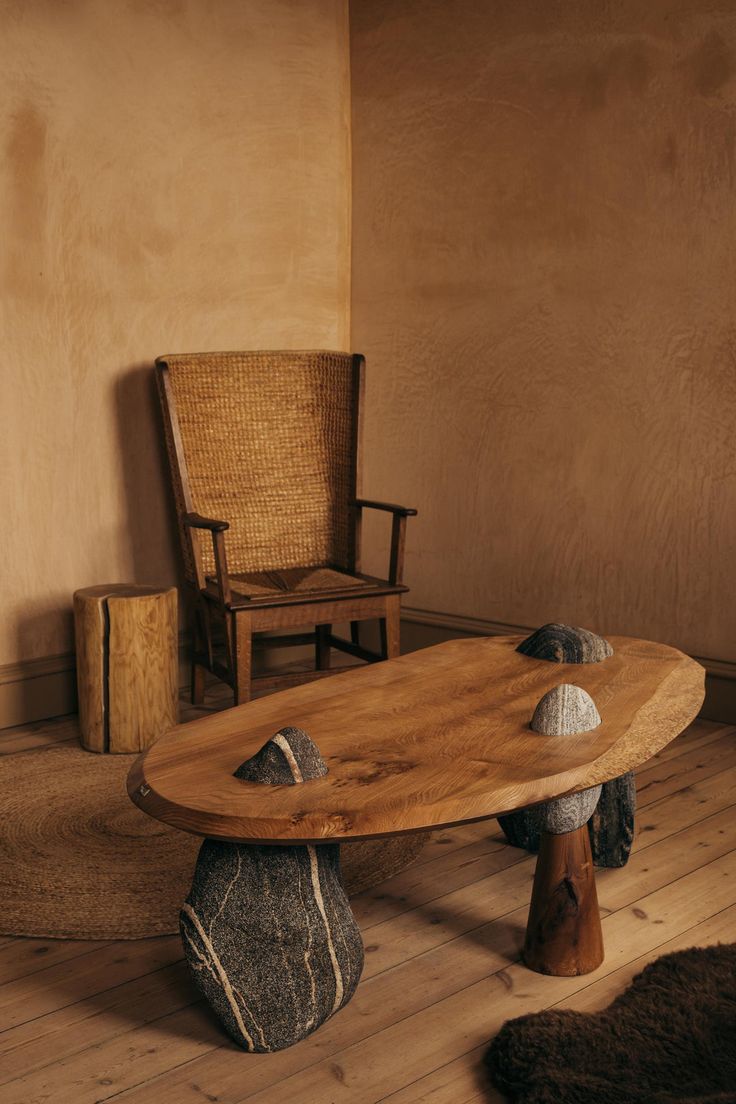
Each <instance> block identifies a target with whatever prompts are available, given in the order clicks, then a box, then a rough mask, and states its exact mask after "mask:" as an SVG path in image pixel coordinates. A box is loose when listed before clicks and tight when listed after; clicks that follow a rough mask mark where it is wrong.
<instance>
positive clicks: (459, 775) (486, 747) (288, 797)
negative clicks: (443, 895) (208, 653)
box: [128, 636, 705, 844]
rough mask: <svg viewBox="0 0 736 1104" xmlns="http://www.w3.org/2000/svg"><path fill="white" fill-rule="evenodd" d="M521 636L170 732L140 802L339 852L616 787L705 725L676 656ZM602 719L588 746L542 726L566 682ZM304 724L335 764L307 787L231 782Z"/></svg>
mask: <svg viewBox="0 0 736 1104" xmlns="http://www.w3.org/2000/svg"><path fill="white" fill-rule="evenodd" d="M521 639H522V638H521V637H517V636H513V637H491V638H488V637H483V638H480V639H475V638H473V639H464V640H451V641H448V642H447V643H445V644H439V645H437V646H436V647H433V648H426V649H424V650H422V651H419V652H414V653H412V654H410V655H406V656H401V657H400V658H398V659H391V660H387V661H385V662H383V663H377V664H374V665H371V666H370V667H362V668H356V669H355V670H353V671H349V672H346V673H344V674H340V675H335V676H333V677H331V678H329V679H322V680H320V681H316V682H311V683H308V684H306V685H303V686H298V687H295V688H294V689H292V690H286V691H283V692H281V693H279V694H275V695H273V696H271V697H267V698H262V699H260V700H259V701H254V702H249V703H248V704H246V705H242V706H238V707H236V708H234V709H228V710H226V711H225V712H222V713H217V714H214V715H212V716H208V717H205V718H202V719H198V720H196V721H192V722H190V723H189V724H186V725H179V726H178V727H177V728H174V729H172V730H171V731H170V732H168V733H166V734H165V735H164V736H162V737H161V738H160V739H159V740H158V741H157V742H156V743H155V744H154V745H153V747H151V748H150V749H149V750H148V751H147V752H146V753H144V754H143V755H141V756H140V757H139V758H138V759H137V760H136V762H135V764H134V765H133V767H132V769H131V772H130V777H129V780H128V792H129V794H130V796H131V798H132V800H133V801H135V803H136V804H137V805H138V806H140V808H141V809H142V810H143V811H144V812H146V813H148V814H149V815H150V816H152V817H155V818H157V819H159V820H162V821H165V822H166V823H167V824H170V825H172V826H173V827H175V828H179V829H182V830H183V831H186V832H193V833H195V834H197V835H201V836H209V837H211V838H215V839H223V840H231V841H239V842H243V843H269V844H277V843H282V844H287V843H315V842H316V843H319V842H322V843H325V842H328V841H334V842H340V841H351V840H357V839H367V838H371V837H376V836H383V835H395V834H397V833H399V832H412V831H421V830H426V829H430V828H439V827H447V826H448V825H451V824H459V823H462V822H464V821H471V820H481V819H483V818H486V817H491V816H497V815H499V814H504V813H509V812H512V811H513V810H515V809H521V808H525V807H527V806H529V805H535V804H537V803H539V802H542V801H548V800H550V799H551V798H554V797H559V796H561V795H562V794H565V793H569V792H573V791H577V790H583V789H587V788H588V787H590V786H594V785H597V784H598V783H599V782H606V781H608V780H609V779H612V778H617V777H618V776H619V775H621V774H624V773H625V772H626V771H628V770H632V769H633V768H634V767H636V766H638V765H639V764H640V763H643V762H645V761H646V760H647V759H649V758H650V757H651V756H652V755H654V754H655V753H656V752H657V751H659V750H660V749H661V748H663V747H664V746H665V745H666V744H668V743H669V742H670V740H673V739H674V738H675V736H677V735H678V734H679V733H680V732H681V731H682V730H683V728H685V727H686V726H687V725H688V724H689V723H690V721H691V720H692V719H693V718H694V717H695V716H696V714H697V712H698V710H699V708H700V705H701V704H702V701H703V693H704V691H703V686H704V676H705V672H704V670H703V668H702V667H701V666H700V665H699V664H698V663H696V662H695V661H694V660H692V659H690V658H689V657H688V656H686V655H683V654H682V652H678V651H677V650H676V649H674V648H669V647H667V646H666V645H664V644H654V643H650V642H649V641H645V640H635V639H632V638H629V637H620V636H619V637H616V636H614V637H609V638H608V639H609V641H610V643H611V645H612V646H613V649H614V654H613V655H612V656H609V657H608V658H607V659H604V660H602V661H601V662H598V663H586V664H574V663H551V662H549V661H547V660H540V659H532V658H530V657H528V656H525V655H522V654H520V653H518V652H517V651H516V650H515V649H516V646H517V645H518V644H519V643H520V641H521ZM563 682H564V683H574V684H575V685H576V686H581V687H582V688H583V689H584V690H587V692H588V693H589V694H590V695H591V697H592V698H593V701H594V702H595V704H596V706H597V707H598V711H599V713H600V715H601V720H602V723H601V724H600V725H599V726H598V728H596V729H594V730H592V731H591V732H585V733H581V734H578V735H574V736H545V735H540V734H538V733H536V732H534V731H532V729H531V728H530V727H529V722H530V720H531V717H532V714H533V712H534V708H535V706H536V705H537V703H538V702H539V699H540V698H541V697H542V696H543V695H544V694H545V693H546V692H547V691H548V690H551V689H552V688H553V687H555V686H558V685H559V684H560V683H563ZM289 725H291V726H295V727H297V728H302V729H304V731H305V732H307V733H308V735H309V736H310V737H311V738H312V740H313V741H314V743H315V744H316V745H317V747H318V748H319V750H320V752H321V754H322V757H323V758H324V759H325V761H326V763H327V766H328V768H329V773H328V774H327V775H326V776H325V777H324V778H319V779H316V780H313V781H309V782H306V783H303V784H301V785H296V786H268V785H263V784H258V783H253V782H244V781H241V780H239V779H237V778H234V777H233V773H234V771H235V770H237V768H238V767H239V766H240V765H241V763H243V762H244V761H245V760H246V759H249V758H250V757H251V756H252V755H254V754H255V753H256V752H257V751H258V750H259V749H260V748H261V747H262V745H263V744H264V743H265V742H266V741H267V740H268V739H269V738H270V737H271V736H273V735H274V734H275V733H276V732H277V731H278V730H279V729H281V728H284V727H286V726H289Z"/></svg>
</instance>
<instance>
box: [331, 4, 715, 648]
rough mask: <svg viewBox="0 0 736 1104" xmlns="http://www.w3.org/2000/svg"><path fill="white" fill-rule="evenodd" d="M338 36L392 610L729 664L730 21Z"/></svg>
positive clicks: (366, 21) (540, 11)
mask: <svg viewBox="0 0 736 1104" xmlns="http://www.w3.org/2000/svg"><path fill="white" fill-rule="evenodd" d="M351 34H352V88H353V151H354V160H353V181H354V193H353V211H354V223H353V257H354V271H353V345H354V347H355V348H356V349H359V350H360V351H361V352H364V353H365V354H366V355H367V358H368V389H367V390H368V403H367V422H366V429H367V438H366V453H367V465H366V481H365V483H366V490H367V491H368V492H370V494H371V495H376V496H385V497H388V498H393V499H397V500H403V501H406V502H408V503H409V504H410V505H416V506H418V507H419V509H420V510H421V516H420V517H419V518H418V519H416V521H415V522H412V523H411V525H410V537H409V544H408V555H407V581H408V582H409V583H410V584H411V585H412V587H413V593H412V594H411V596H410V598H409V602H410V603H411V605H413V606H417V607H423V608H427V609H435V610H441V611H446V612H451V613H457V614H464V615H469V616H474V617H480V618H488V619H491V620H497V621H504V622H510V623H517V624H537V623H541V622H543V621H545V620H548V619H551V618H560V619H564V620H568V621H571V622H573V623H576V622H577V623H582V624H586V625H589V626H591V627H597V628H599V629H600V630H603V631H608V632H624V633H631V634H637V635H642V636H651V637H656V638H659V639H662V640H665V641H669V642H672V643H675V644H678V645H680V646H682V647H684V648H687V649H690V650H692V651H693V652H695V653H697V654H700V655H707V656H716V657H720V658H723V659H730V660H736V632H734V626H736V587H735V586H734V567H735V566H736V558H735V554H736V445H735V444H734V425H736V314H735V304H736V249H735V248H734V243H735V242H736V196H735V194H734V184H735V174H736V165H735V141H736V77H735V76H734V69H735V66H736V4H734V3H733V0H730V2H728V3H724V2H720V3H719V2H715V3H710V4H708V5H703V4H701V3H698V0H678V2H675V0H652V2H651V3H641V2H640V0H614V2H612V3H610V4H599V3H592V2H589V0H585V2H583V0H565V3H561V2H553V0H515V2H514V3H500V2H499V3H495V2H489V3H483V4H478V3H474V2H472V0H352V3H351Z"/></svg>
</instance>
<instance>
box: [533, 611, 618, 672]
mask: <svg viewBox="0 0 736 1104" xmlns="http://www.w3.org/2000/svg"><path fill="white" fill-rule="evenodd" d="M516 650H517V652H521V653H522V655H526V656H531V657H532V658H533V659H547V660H550V661H551V662H552V663H599V662H600V661H601V660H602V659H607V658H608V657H609V656H611V655H613V648H612V647H611V645H610V644H609V643H608V641H607V640H604V639H603V637H602V636H597V635H596V633H592V632H589V631H588V629H578V628H575V627H573V626H572V625H560V624H558V623H557V622H556V621H551V622H550V623H549V624H548V625H542V627H541V629H537V630H536V631H535V632H533V633H532V634H531V636H528V637H527V638H526V640H522V642H521V644H519V646H518V648H517V649H516Z"/></svg>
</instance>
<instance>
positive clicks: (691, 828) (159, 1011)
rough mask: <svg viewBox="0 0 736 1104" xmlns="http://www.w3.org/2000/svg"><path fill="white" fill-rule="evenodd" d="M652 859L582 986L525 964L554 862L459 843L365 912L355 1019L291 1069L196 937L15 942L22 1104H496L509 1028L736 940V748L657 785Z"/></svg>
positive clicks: (643, 843)
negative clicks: (195, 981)
mask: <svg viewBox="0 0 736 1104" xmlns="http://www.w3.org/2000/svg"><path fill="white" fill-rule="evenodd" d="M75 739H76V725H75V722H74V719H73V718H67V719H62V720H60V721H54V722H46V723H45V724H36V725H31V726H28V727H25V728H22V729H14V730H10V731H8V732H5V733H0V754H7V753H10V752H12V751H20V750H24V749H28V748H31V747H40V746H46V745H48V746H52V745H55V744H58V743H59V742H66V741H73V740H75ZM638 788H639V805H640V811H639V817H638V825H637V842H636V847H635V851H634V854H633V855H632V858H631V861H630V862H629V864H628V866H627V867H626V868H625V869H624V870H605V871H599V872H598V875H597V882H598V895H599V901H600V905H601V912H602V915H603V932H604V938H605V942H606V958H605V961H604V963H603V965H602V966H601V967H599V969H598V970H596V971H595V973H593V974H589V975H588V976H587V977H582V978H550V977H543V976H540V975H537V974H533V973H531V972H530V971H528V970H526V969H525V968H524V967H523V966H522V965H521V964H520V962H519V950H520V947H521V943H522V939H523V933H524V925H525V921H526V912H527V908H528V902H529V893H530V889H531V879H532V874H533V870H534V859H533V858H531V857H530V856H527V855H525V854H524V853H523V852H520V851H518V850H516V849H514V848H511V847H508V846H507V845H505V844H504V843H503V841H502V837H501V834H500V832H499V830H498V827H497V825H496V824H495V822H493V821H492V822H488V823H485V824H479V825H473V826H468V827H464V828H459V829H452V830H449V831H444V832H440V833H438V834H437V835H435V837H434V838H433V840H432V842H431V843H430V845H429V846H428V847H427V849H426V850H425V851H424V852H423V854H422V855H421V857H420V859H419V861H418V862H417V863H416V864H414V865H413V866H412V867H410V868H409V869H407V870H406V871H405V872H404V873H402V874H400V875H399V876H398V877H396V878H393V879H392V880H391V881H390V882H386V883H384V884H383V885H382V886H380V887H378V888H377V889H375V890H374V891H372V892H369V893H366V894H363V895H361V896H360V897H358V898H356V899H355V900H354V902H353V905H354V911H355V913H356V916H357V918H358V920H359V922H360V925H361V928H362V931H363V937H364V942H365V945H366V967H365V973H364V976H363V981H362V982H361V985H360V987H359V989H358V992H357V994H356V996H355V998H354V999H353V1001H352V1003H351V1004H350V1005H348V1007H347V1008H346V1009H344V1010H343V1011H342V1012H341V1013H339V1014H338V1016H336V1017H335V1018H334V1019H333V1020H331V1021H329V1022H328V1024H326V1025H325V1027H323V1028H322V1029H321V1030H320V1031H319V1032H317V1033H316V1034H315V1035H313V1036H312V1037H311V1038H310V1039H307V1040H305V1041H304V1042H302V1043H300V1044H299V1045H298V1046H296V1047H293V1048H292V1049H291V1050H288V1051H285V1052H282V1053H281V1054H275V1055H247V1054H243V1053H242V1052H240V1051H238V1050H237V1049H236V1048H235V1047H234V1046H233V1045H232V1044H231V1043H230V1042H229V1041H228V1040H227V1038H226V1037H225V1036H224V1035H223V1034H222V1033H221V1031H220V1030H219V1028H218V1026H217V1024H216V1023H214V1022H213V1020H212V1019H211V1017H210V1015H209V1014H208V1010H207V1008H206V1007H205V1006H204V1004H203V1003H202V1002H201V1001H199V1000H198V999H197V994H196V991H195V990H194V989H193V988H192V986H191V985H190V983H189V980H188V977H187V974H186V970H185V969H184V966H183V963H182V958H181V951H180V947H179V942H178V937H174V936H172V937H165V938H159V939H147V940H138V941H135V942H102V943H100V942H98V943H88V942H81V941H53V940H38V939H21V938H15V939H14V938H9V937H0V1086H2V1087H1V1088H0V1099H1V1100H2V1101H3V1104H95V1102H101V1101H115V1102H116V1104H117V1102H120V1104H203V1102H207V1101H210V1102H220V1104H236V1102H240V1101H248V1102H249V1104H333V1102H334V1104H340V1102H343V1101H344V1102H346V1104H378V1102H379V1101H387V1102H390V1104H480V1102H482V1101H485V1102H486V1104H492V1102H494V1101H500V1100H501V1098H500V1097H499V1096H498V1095H497V1094H495V1093H494V1092H493V1091H492V1090H491V1089H490V1088H489V1087H488V1085H487V1083H486V1081H485V1078H484V1075H483V1067H482V1062H481V1059H482V1055H483V1052H484V1049H485V1047H486V1045H487V1042H488V1040H489V1039H490V1038H491V1037H492V1036H493V1035H494V1034H495V1032H496V1031H497V1030H498V1029H499V1027H500V1026H501V1024H502V1023H503V1022H504V1020H506V1019H508V1018H510V1017H512V1016H518V1015H521V1014H523V1013H525V1012H531V1011H535V1010H538V1009H542V1008H549V1007H552V1006H557V1007H565V1008H575V1009H580V1010H587V1011H589V1010H594V1009H598V1008H602V1007H604V1006H605V1005H607V1004H608V1003H609V1002H610V1001H611V1000H612V999H613V998H614V997H615V996H616V995H617V994H618V993H620V992H621V991H622V990H623V989H624V988H625V987H626V986H627V984H628V983H629V981H630V980H631V978H632V977H633V975H634V974H635V973H637V972H638V971H639V970H640V969H641V968H642V967H643V966H644V965H645V964H646V963H647V962H649V961H651V960H652V959H654V958H656V957H658V956H659V955H660V954H663V953H665V952H667V951H671V950H676V949H678V948H682V947H689V946H693V945H706V944H709V943H716V942H718V941H733V940H736V877H735V875H736V817H735V816H734V805H735V804H736V729H733V728H730V727H726V726H723V725H720V726H719V725H716V724H713V723H711V722H706V721H698V722H696V723H695V724H693V725H692V726H691V727H690V728H689V729H688V730H687V732H685V733H684V734H683V735H682V736H681V737H680V738H679V739H678V740H677V741H675V742H674V743H673V744H671V745H670V746H669V747H668V748H667V749H665V751H663V752H662V753H661V754H660V755H658V756H657V757H656V758H655V759H653V760H651V761H650V762H649V763H647V764H646V765H645V766H644V767H643V768H642V769H641V770H640V772H639V774H638Z"/></svg>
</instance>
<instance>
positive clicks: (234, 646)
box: [156, 354, 417, 705]
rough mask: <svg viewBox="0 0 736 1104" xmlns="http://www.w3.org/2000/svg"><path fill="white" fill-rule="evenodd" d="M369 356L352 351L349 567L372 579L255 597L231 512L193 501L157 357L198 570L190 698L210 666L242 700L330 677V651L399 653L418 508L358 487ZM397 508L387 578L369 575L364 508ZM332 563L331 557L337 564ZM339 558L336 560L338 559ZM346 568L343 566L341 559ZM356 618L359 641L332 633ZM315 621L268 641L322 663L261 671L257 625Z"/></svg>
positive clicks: (183, 520) (266, 629)
mask: <svg viewBox="0 0 736 1104" xmlns="http://www.w3.org/2000/svg"><path fill="white" fill-rule="evenodd" d="M364 367H365V360H364V358H363V356H361V355H360V354H354V355H353V357H352V369H353V373H354V379H355V381H356V389H355V395H354V399H355V411H356V414H355V470H354V471H353V472H352V488H353V495H352V497H351V501H350V508H351V511H352V525H351V541H350V545H351V546H350V553H349V563H348V565H347V569H348V571H349V573H350V574H351V575H354V576H355V577H356V578H357V579H360V580H362V581H363V583H368V584H369V589H368V588H366V587H364V586H360V587H358V588H356V589H355V590H348V591H345V590H340V591H334V592H330V591H320V592H318V593H304V594H300V593H294V592H292V593H287V594H285V595H279V596H268V597H251V598H249V597H247V596H245V595H243V594H238V593H237V592H236V591H235V589H234V587H233V584H232V580H231V575H230V572H229V570H228V560H227V547H226V533H227V530H228V529H229V522H228V521H227V519H221V518H208V517H203V516H201V515H200V514H198V513H197V512H196V511H195V510H194V508H193V501H192V494H191V489H190V484H189V477H188V472H187V463H186V457H185V455H184V447H183V443H182V438H181V433H180V429H179V424H178V418H177V412H176V402H175V398H174V394H173V390H172V387H171V382H170V378H169V367H168V364H167V362H166V358H165V357H162V358H159V359H158V360H157V361H156V374H157V382H158V387H159V394H160V397H161V404H162V411H163V417H164V428H165V432H166V438H167V444H168V451H169V460H170V465H171V469H172V477H173V481H174V490H175V497H176V499H177V512H178V515H179V524H180V528H181V531H182V534H183V536H184V539H185V541H186V550H187V551H188V552H189V557H190V562H191V563H193V565H194V578H193V579H187V592H188V597H189V602H190V607H191V611H192V618H191V620H192V626H193V628H192V652H191V696H192V702H193V703H195V704H200V703H201V702H202V701H203V699H204V691H205V674H206V672H207V671H210V672H211V673H212V674H214V675H216V676H217V677H218V678H220V679H222V680H223V681H224V682H226V683H227V684H228V685H230V686H231V687H232V689H233V692H234V696H235V704H236V705H237V704H240V703H242V702H246V701H248V700H249V699H250V697H251V695H252V692H253V691H254V690H263V689H278V688H281V687H286V686H294V685H297V684H299V683H301V682H306V681H310V680H312V679H316V678H322V677H324V676H326V675H329V674H331V673H334V671H335V668H331V666H330V658H331V657H330V653H331V649H332V648H335V649H337V650H339V651H342V652H344V653H346V654H348V655H350V656H353V657H357V658H359V659H362V660H365V661H366V662H369V663H372V662H376V661H379V660H383V659H391V658H393V657H394V656H397V655H399V651H400V613H401V595H402V594H404V593H406V592H407V591H408V589H409V588H408V587H407V586H405V585H404V582H403V570H404V549H405V543H406V520H407V518H408V517H412V516H415V515H416V513H417V511H416V510H415V509H412V508H409V507H406V506H398V505H395V504H393V503H387V502H377V501H375V500H372V499H365V498H361V497H359V496H358V494H357V488H358V484H359V476H360V461H361V452H362V396H363V388H364ZM365 509H372V510H379V511H384V512H388V513H390V514H391V516H392V527H391V544H390V551H389V563H388V571H387V576H388V577H387V578H386V579H377V578H375V577H372V576H369V575H364V574H362V572H361V570H360V538H361V526H362V517H363V510H365ZM207 532H209V534H210V536H211V539H212V549H213V554H214V563H215V578H216V585H215V586H214V587H213V586H212V584H211V583H208V581H207V578H206V577H205V571H204V568H203V565H202V556H201V553H200V548H199V541H198V539H196V537H195V534H198V533H202V534H203V535H204V534H205V533H207ZM328 566H332V565H328ZM335 566H337V565H335ZM342 570H344V565H343V567H342ZM366 620H378V623H379V629H380V650H379V651H377V652H376V651H372V650H370V649H368V648H366V647H364V646H363V645H362V644H361V642H360V633H359V625H360V623H361V622H362V621H366ZM348 622H349V623H350V639H349V640H346V639H344V638H343V637H340V636H337V635H335V634H334V633H333V631H332V626H333V624H335V623H348ZM218 624H219V625H220V626H221V627H222V630H223V631H222V641H223V643H224V649H223V651H224V662H223V661H222V659H220V658H218V656H217V655H216V649H215V630H216V628H217V626H218ZM310 625H311V626H314V628H313V630H312V631H311V632H301V633H299V632H298V633H289V634H288V635H276V636H269V637H268V638H267V643H268V645H269V646H281V647H284V646H286V647H289V646H304V645H306V644H309V645H313V646H314V651H315V669H314V670H313V671H306V672H303V671H300V672H294V673H288V674H273V675H264V676H260V677H256V678H254V677H253V643H254V634H256V633H273V632H274V631H278V630H279V629H295V628H296V629H299V628H301V627H302V626H310Z"/></svg>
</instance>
